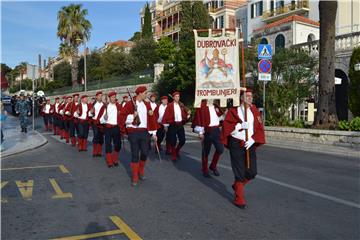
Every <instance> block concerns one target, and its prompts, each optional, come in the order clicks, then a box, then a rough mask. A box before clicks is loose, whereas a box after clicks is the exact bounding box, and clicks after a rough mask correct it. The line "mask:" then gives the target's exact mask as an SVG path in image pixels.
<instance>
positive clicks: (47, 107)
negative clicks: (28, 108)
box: [44, 104, 50, 114]
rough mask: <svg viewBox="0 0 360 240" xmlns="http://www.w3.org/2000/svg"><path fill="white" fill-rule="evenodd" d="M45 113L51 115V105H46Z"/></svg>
mask: <svg viewBox="0 0 360 240" xmlns="http://www.w3.org/2000/svg"><path fill="white" fill-rule="evenodd" d="M44 113H45V114H49V113H50V104H46V105H45V108H44Z"/></svg>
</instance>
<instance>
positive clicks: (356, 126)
mask: <svg viewBox="0 0 360 240" xmlns="http://www.w3.org/2000/svg"><path fill="white" fill-rule="evenodd" d="M350 130H351V131H360V117H356V118H354V119H353V120H351V122H350Z"/></svg>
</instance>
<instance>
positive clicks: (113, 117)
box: [97, 102, 121, 128]
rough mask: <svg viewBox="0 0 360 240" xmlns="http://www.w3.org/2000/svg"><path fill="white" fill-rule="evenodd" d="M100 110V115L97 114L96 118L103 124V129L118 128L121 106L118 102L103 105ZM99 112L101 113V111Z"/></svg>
mask: <svg viewBox="0 0 360 240" xmlns="http://www.w3.org/2000/svg"><path fill="white" fill-rule="evenodd" d="M102 108H103V109H104V110H103V111H102V114H100V112H99V115H98V116H97V118H99V122H100V123H101V124H105V127H108V128H110V127H116V126H120V111H121V104H119V103H118V102H115V103H108V104H107V106H106V105H105V104H104V105H103V107H102ZM99 111H101V109H100V110H99ZM105 115H107V119H105Z"/></svg>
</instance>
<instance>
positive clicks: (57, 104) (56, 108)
mask: <svg viewBox="0 0 360 240" xmlns="http://www.w3.org/2000/svg"><path fill="white" fill-rule="evenodd" d="M59 105H60V103H55V112H56V113H59Z"/></svg>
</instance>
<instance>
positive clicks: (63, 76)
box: [54, 61, 71, 86]
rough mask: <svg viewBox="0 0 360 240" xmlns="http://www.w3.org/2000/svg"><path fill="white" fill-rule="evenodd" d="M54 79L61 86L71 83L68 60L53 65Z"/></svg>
mask: <svg viewBox="0 0 360 240" xmlns="http://www.w3.org/2000/svg"><path fill="white" fill-rule="evenodd" d="M54 81H55V82H58V83H59V84H62V86H70V85H71V66H70V64H69V62H67V61H63V62H61V63H59V64H58V65H56V66H55V67H54Z"/></svg>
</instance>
